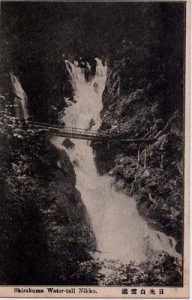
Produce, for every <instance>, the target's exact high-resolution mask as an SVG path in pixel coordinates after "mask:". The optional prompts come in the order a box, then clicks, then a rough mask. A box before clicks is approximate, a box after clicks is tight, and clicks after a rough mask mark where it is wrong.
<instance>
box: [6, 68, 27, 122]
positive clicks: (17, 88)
mask: <svg viewBox="0 0 192 300" xmlns="http://www.w3.org/2000/svg"><path fill="white" fill-rule="evenodd" d="M10 77H11V83H12V89H13V93H14V96H15V97H17V99H19V100H20V104H21V109H22V113H23V117H24V119H27V118H28V117H29V112H28V99H27V95H26V93H25V91H24V89H23V87H22V85H21V83H20V81H19V80H18V78H17V77H16V76H15V75H13V74H12V73H11V72H10Z"/></svg>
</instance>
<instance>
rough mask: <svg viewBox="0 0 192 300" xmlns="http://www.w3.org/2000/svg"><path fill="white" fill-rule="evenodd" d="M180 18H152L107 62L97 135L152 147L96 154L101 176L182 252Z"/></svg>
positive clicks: (131, 146)
mask: <svg viewBox="0 0 192 300" xmlns="http://www.w3.org/2000/svg"><path fill="white" fill-rule="evenodd" d="M146 13H147V12H146ZM179 13H181V14H182V13H183V12H182V11H180V12H179V10H178V11H174V12H173V16H174V17H172V18H171V17H170V18H169V20H166V18H165V15H164V14H163V13H162V19H160V18H159V19H158V20H155V19H151V20H150V17H149V18H148V19H147V23H145V26H146V27H145V33H144V34H143V36H141V35H138V36H137V37H136V38H135V39H134V38H132V39H129V40H128V39H126V38H125V39H122V41H121V43H119V45H117V48H116V50H115V55H114V56H113V58H111V57H109V59H108V78H107V83H106V88H105V91H104V94H103V110H102V112H101V118H102V126H101V128H100V130H101V131H106V130H110V131H111V133H114V134H118V135H120V136H123V137H127V138H137V139H140V138H147V139H152V141H151V142H149V143H141V144H139V145H137V144H134V143H131V144H130V143H129V144H126V143H124V144H123V143H121V144H120V143H119V144H117V143H116V144H111V145H110V146H109V145H108V147H106V149H104V148H102V150H99V151H98V154H97V163H98V166H99V167H100V170H101V172H109V174H110V175H114V176H115V177H116V179H117V186H118V187H119V188H124V189H126V191H127V193H128V194H131V195H133V194H134V195H135V198H136V201H137V205H138V209H139V212H140V213H141V214H142V215H143V216H144V217H146V219H147V220H148V221H149V223H150V224H151V225H152V226H153V227H155V228H158V229H159V230H162V231H163V232H166V233H167V234H168V235H170V236H173V237H175V238H176V240H177V242H178V243H177V250H178V251H179V252H181V251H182V249H181V240H182V230H183V221H182V220H183V101H184V99H183V83H184V81H183V63H184V61H183V48H182V47H181V44H182V42H183V31H182V30H183V27H182V26H181V24H180V23H179V21H178V20H177V17H178V16H179ZM154 14H155V12H154ZM175 16H177V17H175ZM177 21H178V22H177ZM180 22H181V19H180ZM167 25H168V27H166V26H167ZM159 27H160V28H161V31H159ZM166 30H167V32H166ZM157 33H158V35H157ZM162 39H164V41H163V42H162ZM168 40H169V42H168ZM94 147H95V148H96V149H99V146H98V145H95V146H94ZM106 153H107V155H106ZM106 157H108V161H107V162H106ZM103 161H105V162H104V163H103ZM103 165H104V168H103V167H102V168H101V166H103Z"/></svg>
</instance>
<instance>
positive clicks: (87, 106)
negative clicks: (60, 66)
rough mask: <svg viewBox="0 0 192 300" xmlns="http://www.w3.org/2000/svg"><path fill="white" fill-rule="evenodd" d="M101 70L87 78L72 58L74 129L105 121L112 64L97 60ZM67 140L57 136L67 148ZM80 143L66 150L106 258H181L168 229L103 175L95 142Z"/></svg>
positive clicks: (70, 119)
mask: <svg viewBox="0 0 192 300" xmlns="http://www.w3.org/2000/svg"><path fill="white" fill-rule="evenodd" d="M96 62H97V66H96V73H95V76H93V77H92V78H91V80H89V81H86V79H85V76H84V69H83V68H80V67H78V66H77V64H73V63H71V62H69V61H66V67H67V70H68V72H69V74H70V78H71V83H72V86H73V90H74V100H75V101H74V102H72V103H71V104H72V105H70V106H68V107H67V108H66V110H65V115H64V117H63V120H64V122H65V124H66V126H68V127H76V128H84V129H85V128H89V125H90V120H94V123H93V124H95V125H93V129H94V130H97V129H98V128H99V126H100V124H101V120H100V111H101V110H102V107H103V106H102V93H103V90H104V88H105V82H106V77H107V66H106V65H103V64H102V62H101V61H100V60H99V59H96ZM62 141H63V139H61V138H54V143H56V144H57V146H59V147H63V146H62ZM72 142H73V143H74V147H72V148H68V149H67V148H65V151H66V152H67V153H68V155H69V157H70V160H71V162H72V163H73V165H74V169H75V173H76V177H77V183H76V188H77V189H78V190H79V191H80V193H81V197H82V199H83V201H84V203H85V206H86V208H87V211H88V214H89V216H90V219H91V222H92V226H93V230H94V233H95V236H96V241H97V248H98V252H99V253H100V254H99V257H100V258H101V259H117V260H120V261H122V262H123V263H128V262H130V261H136V262H138V263H139V262H142V261H145V260H147V259H149V256H150V253H153V251H165V252H167V253H169V254H170V255H173V256H177V255H178V254H177V253H176V251H175V240H174V239H173V238H171V237H168V236H166V235H165V234H164V233H162V232H158V231H156V230H153V229H151V228H150V227H149V226H148V224H147V222H146V221H145V220H144V219H143V218H142V217H141V216H140V215H139V213H138V210H137V207H136V201H135V200H134V199H133V198H132V197H128V196H127V195H125V194H124V193H123V192H119V191H117V190H115V187H114V179H113V178H112V177H111V176H108V175H100V174H99V173H98V171H97V168H96V165H95V162H94V153H93V151H92V148H91V147H90V142H87V141H84V140H75V139H73V140H72Z"/></svg>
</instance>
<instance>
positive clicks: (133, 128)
mask: <svg viewBox="0 0 192 300" xmlns="http://www.w3.org/2000/svg"><path fill="white" fill-rule="evenodd" d="M74 5H75V4H73V3H71V4H69V3H67V4H65V5H64V4H61V3H58V4H57V5H55V4H53V3H47V4H46V5H45V4H44V6H42V7H41V6H40V5H39V3H38V4H35V5H34V4H30V3H29V4H25V3H17V4H16V3H12V4H4V5H3V9H2V15H3V17H2V27H1V37H2V41H3V46H2V51H1V65H2V69H3V70H4V73H1V81H2V82H3V84H2V87H1V90H0V93H1V97H2V99H3V97H4V98H5V99H6V101H7V103H8V104H9V106H10V107H9V108H8V109H7V110H8V111H6V107H4V106H3V111H5V112H6V115H5V113H2V116H1V122H2V123H1V124H3V125H2V137H1V138H2V140H3V143H4V144H6V143H8V144H9V147H8V149H9V151H8V153H7V151H6V149H5V148H6V147H4V146H2V149H1V160H2V161H4V162H6V164H5V166H4V165H3V164H2V166H3V167H2V176H1V183H2V184H1V186H2V189H3V187H4V185H5V182H4V177H6V178H8V180H7V181H6V193H7V194H6V196H5V199H4V200H3V201H2V209H3V211H4V214H2V215H1V225H0V226H1V231H2V232H4V234H3V235H2V240H1V249H0V251H1V253H2V258H3V263H2V266H3V267H2V269H1V270H0V271H1V273H0V277H1V282H6V283H10V284H14V283H15V282H17V283H18V282H19V283H21V284H39V283H40V284H84V283H85V282H86V284H90V285H91V284H92V285H93V284H96V285H98V284H100V285H111V284H113V285H134V284H135V285H136V284H145V285H159V284H160V285H173V286H174V285H181V284H182V262H181V260H182V257H181V256H182V251H183V249H182V232H183V217H182V213H183V197H182V191H183V181H182V180H183V161H182V154H183V152H182V151H183V148H182V143H183V56H182V53H183V52H182V51H183V49H182V46H181V45H183V43H182V39H183V35H182V33H183V30H184V29H183V22H184V21H183V15H184V8H183V6H182V5H180V6H179V5H178V7H177V8H176V7H174V6H171V5H170V4H169V3H166V4H150V3H148V4H146V5H144V4H136V3H133V4H130V5H129V6H126V5H123V6H122V7H117V4H112V3H111V4H106V5H104V4H102V3H101V4H95V3H92V4H82V5H81V6H78V8H77V7H75V6H74ZM167 8H168V9H169V11H172V15H171V16H169V15H167V14H166V9H167ZM89 15H90V16H91V17H88V16H89ZM157 16H158V18H156V17H157ZM159 16H160V17H159ZM31 22H32V24H35V25H34V28H33V30H32V29H31V25H30V24H31ZM90 24H94V26H91V30H90ZM136 24H137V26H136ZM21 28H22V30H20V29H21ZM135 28H136V29H137V34H135ZM143 28H145V31H144V33H143ZM167 28H168V29H167ZM46 29H47V30H46ZM77 29H78V30H77ZM114 32H115V34H114ZM170 36H171V37H172V39H171V43H169V41H170ZM29 41H30V42H29ZM165 53H166V54H165ZM21 57H22V60H21ZM95 57H99V58H100V59H98V58H97V59H95ZM6 70H8V71H9V72H12V74H15V76H16V78H18V80H19V82H21V86H22V87H23V89H24V91H25V93H26V95H27V97H28V101H29V114H30V116H31V117H32V118H33V119H34V120H35V121H41V122H42V121H45V122H48V123H52V124H63V126H72V127H77V128H78V127H80V128H84V129H86V128H87V129H88V128H92V129H93V130H98V131H101V132H105V131H110V130H113V131H114V132H115V131H120V132H123V134H124V135H125V136H126V137H133V136H134V137H138V138H140V137H143V136H147V137H152V138H153V137H157V138H156V140H155V141H154V143H152V144H150V145H148V146H147V147H145V146H144V145H142V146H141V147H140V148H139V149H138V147H136V146H135V145H134V144H131V145H126V146H124V145H120V144H117V145H110V147H109V148H108V145H103V144H96V143H91V144H90V143H89V142H87V141H82V140H71V141H63V140H64V139H63V138H62V139H61V138H56V137H52V138H51V142H50V136H49V134H47V133H46V132H36V131H33V130H31V131H27V132H26V131H25V130H23V127H22V124H21V126H19V127H18V126H16V125H13V126H12V129H11V130H10V127H9V126H7V124H8V123H9V122H7V123H6V122H5V117H6V118H10V114H11V113H12V114H13V110H14V105H13V98H14V95H13V92H12V91H11V86H10V78H9V75H7V74H8V73H7V71H6ZM176 73H177V77H175V74H176ZM1 102H2V103H3V104H2V105H7V103H4V102H3V100H2V101H1ZM6 120H7V119H6ZM7 137H8V138H7ZM138 153H139V154H138ZM5 157H6V159H5ZM4 174H5V175H6V176H4ZM21 187H22V188H21ZM14 195H16V196H14ZM4 202H6V203H7V204H6V205H5V206H4V204H3V203H4ZM18 219H19V220H21V221H20V222H19V223H18V222H17V220H18ZM15 228H17V229H16V230H15ZM8 232H9V235H8ZM7 235H8V239H7V238H6V237H7ZM21 236H22V240H23V242H22V244H21V243H20V240H21ZM29 237H30V238H29ZM30 240H31V241H32V242H30ZM35 245H38V247H37V248H36V247H35ZM5 248H6V249H8V255H7V253H6V254H5V252H4V249H5ZM13 248H15V249H16V251H15V252H13V251H12V250H13ZM21 258H22V259H21ZM32 261H33V263H32ZM17 264H18V265H20V264H21V265H22V267H21V270H20V274H18V272H17V270H18V265H17ZM135 270H136V271H135ZM135 273H136V275H137V276H135V275H134V274H135ZM120 274H121V275H120ZM122 274H123V275H122ZM151 274H152V275H151Z"/></svg>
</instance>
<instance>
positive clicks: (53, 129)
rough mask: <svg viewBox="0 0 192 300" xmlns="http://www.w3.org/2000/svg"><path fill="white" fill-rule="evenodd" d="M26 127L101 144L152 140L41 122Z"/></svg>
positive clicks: (29, 123)
mask: <svg viewBox="0 0 192 300" xmlns="http://www.w3.org/2000/svg"><path fill="white" fill-rule="evenodd" d="M26 125H28V126H29V127H32V128H36V129H40V130H41V129H42V130H47V131H48V132H49V133H51V134H53V135H57V136H62V137H68V138H74V139H82V140H90V141H101V142H104V141H105V142H108V141H111V142H115V141H116V142H128V143H142V142H151V141H152V139H128V138H124V137H122V135H120V134H114V133H102V132H98V131H96V130H89V129H82V128H74V127H64V126H61V125H53V124H48V123H41V122H26Z"/></svg>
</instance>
